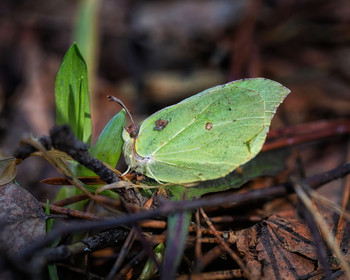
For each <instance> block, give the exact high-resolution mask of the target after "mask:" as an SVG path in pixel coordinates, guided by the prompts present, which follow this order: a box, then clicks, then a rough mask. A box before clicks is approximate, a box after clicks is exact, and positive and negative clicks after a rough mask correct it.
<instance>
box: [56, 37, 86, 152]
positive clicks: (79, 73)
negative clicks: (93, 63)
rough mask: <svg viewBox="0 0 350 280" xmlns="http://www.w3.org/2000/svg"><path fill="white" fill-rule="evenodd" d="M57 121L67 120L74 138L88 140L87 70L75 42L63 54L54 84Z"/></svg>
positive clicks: (60, 123) (65, 121) (63, 121)
mask: <svg viewBox="0 0 350 280" xmlns="http://www.w3.org/2000/svg"><path fill="white" fill-rule="evenodd" d="M55 98H56V123H57V124H58V125H62V124H69V125H70V126H71V128H72V129H73V131H74V133H75V135H76V136H77V138H78V139H79V140H81V141H83V142H85V143H87V144H89V145H90V144H91V113H90V100H89V91H88V73H87V67H86V63H85V60H84V58H83V56H82V54H81V52H80V50H79V47H78V45H77V44H76V43H73V45H72V46H71V47H70V48H69V50H68V51H67V53H66V55H65V56H64V58H63V62H62V64H61V67H60V69H59V71H58V74H57V77H56V84H55Z"/></svg>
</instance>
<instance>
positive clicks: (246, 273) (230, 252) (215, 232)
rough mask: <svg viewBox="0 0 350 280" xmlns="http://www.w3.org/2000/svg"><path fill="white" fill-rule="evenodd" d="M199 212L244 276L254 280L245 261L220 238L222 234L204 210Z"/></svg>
mask: <svg viewBox="0 0 350 280" xmlns="http://www.w3.org/2000/svg"><path fill="white" fill-rule="evenodd" d="M199 211H200V213H201V215H202V217H203V218H204V220H205V222H206V223H207V225H208V227H209V228H210V229H211V230H212V231H214V235H215V237H216V238H217V239H218V240H219V242H220V245H221V247H222V248H223V249H224V250H225V251H226V252H227V253H228V254H229V255H230V257H231V258H232V259H233V260H234V261H235V262H236V263H237V264H238V266H239V267H240V269H241V270H242V271H243V272H244V275H245V276H246V277H247V278H248V279H252V276H251V275H250V272H249V271H248V270H247V268H246V267H245V265H244V263H243V261H242V260H241V259H240V257H239V256H237V254H236V253H235V252H234V251H233V250H232V249H231V248H230V246H228V245H227V244H226V242H225V240H224V239H223V238H222V237H221V236H220V234H219V233H218V232H217V231H216V228H215V227H214V225H213V223H212V222H211V221H210V219H209V217H208V216H207V214H206V213H205V212H204V210H203V208H199Z"/></svg>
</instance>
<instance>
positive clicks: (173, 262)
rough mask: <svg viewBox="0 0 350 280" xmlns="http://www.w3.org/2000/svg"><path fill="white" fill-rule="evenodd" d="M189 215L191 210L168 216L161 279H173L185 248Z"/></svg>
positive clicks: (189, 220) (190, 215)
mask: <svg viewBox="0 0 350 280" xmlns="http://www.w3.org/2000/svg"><path fill="white" fill-rule="evenodd" d="M191 217H192V212H191V211H187V212H181V213H175V214H173V215H169V216H168V238H167V243H166V250H165V257H164V264H163V266H162V272H161V279H162V280H163V279H175V274H176V271H177V269H178V267H179V265H180V263H181V259H182V255H183V252H184V250H185V245H186V238H187V234H188V228H189V226H190V222H191Z"/></svg>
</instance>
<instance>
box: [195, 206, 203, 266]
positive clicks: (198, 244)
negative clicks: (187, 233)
mask: <svg viewBox="0 0 350 280" xmlns="http://www.w3.org/2000/svg"><path fill="white" fill-rule="evenodd" d="M195 218H196V228H197V229H196V243H195V247H194V252H195V255H196V260H197V262H198V261H199V260H200V259H201V258H202V244H201V239H202V231H201V221H200V217H199V211H198V209H197V211H196V213H195Z"/></svg>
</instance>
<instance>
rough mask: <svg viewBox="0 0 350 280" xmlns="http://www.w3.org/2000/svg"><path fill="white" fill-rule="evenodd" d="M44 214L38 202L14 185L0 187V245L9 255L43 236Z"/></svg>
mask: <svg viewBox="0 0 350 280" xmlns="http://www.w3.org/2000/svg"><path fill="white" fill-rule="evenodd" d="M45 234H46V231H45V214H44V211H43V209H42V208H41V206H40V205H39V203H38V201H37V200H36V199H35V198H34V197H33V196H32V195H31V194H30V193H29V192H27V191H26V190H24V189H23V188H22V187H20V186H19V185H18V184H16V183H10V184H7V185H4V186H2V187H0V244H1V245H2V246H3V247H5V248H6V250H7V253H8V254H9V255H15V254H17V253H19V252H20V251H21V250H22V249H23V248H24V247H27V246H28V245H29V244H31V242H33V240H36V239H38V238H40V237H43V236H45Z"/></svg>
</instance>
